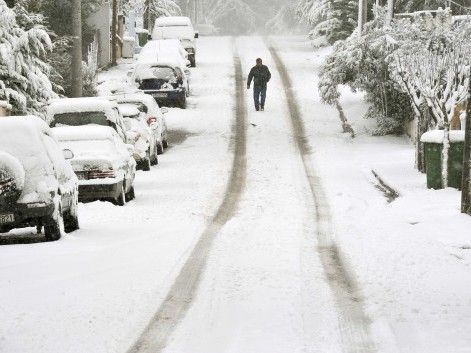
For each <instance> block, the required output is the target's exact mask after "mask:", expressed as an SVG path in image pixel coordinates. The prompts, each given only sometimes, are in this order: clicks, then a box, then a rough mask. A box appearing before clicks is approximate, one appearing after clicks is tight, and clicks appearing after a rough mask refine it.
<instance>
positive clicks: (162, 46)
mask: <svg viewBox="0 0 471 353" xmlns="http://www.w3.org/2000/svg"><path fill="white" fill-rule="evenodd" d="M188 57H189V54H188V52H187V51H186V50H185V48H184V47H183V45H182V43H181V42H180V41H179V40H178V39H157V40H151V41H149V42H147V44H146V45H145V46H144V47H143V48H142V49H141V51H140V53H139V59H141V58H142V59H144V60H146V61H147V60H149V59H151V60H152V61H156V62H158V61H165V60H166V59H168V58H172V59H173V58H175V59H177V60H179V61H180V64H181V66H183V67H188V66H191V62H190V60H189V59H188ZM186 72H187V73H189V72H190V71H189V70H188V71H186Z"/></svg>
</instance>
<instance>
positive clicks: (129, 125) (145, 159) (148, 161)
mask: <svg viewBox="0 0 471 353" xmlns="http://www.w3.org/2000/svg"><path fill="white" fill-rule="evenodd" d="M119 110H120V111H121V114H123V117H124V124H125V125H126V135H127V136H128V139H129V142H130V143H131V144H132V145H133V146H134V154H133V157H134V159H135V160H136V162H137V165H138V167H139V168H140V169H142V170H144V171H149V170H150V166H151V165H156V164H158V157H157V148H156V143H155V139H154V135H153V134H152V131H151V129H150V127H149V125H147V122H145V120H144V119H145V116H144V114H143V113H141V112H140V111H139V109H137V107H136V106H135V105H133V104H129V103H123V104H119Z"/></svg>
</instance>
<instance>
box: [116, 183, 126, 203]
mask: <svg viewBox="0 0 471 353" xmlns="http://www.w3.org/2000/svg"><path fill="white" fill-rule="evenodd" d="M114 204H115V205H116V206H125V205H126V193H125V191H124V182H123V185H122V186H121V191H120V193H119V195H118V198H117V199H116V200H115V202H114Z"/></svg>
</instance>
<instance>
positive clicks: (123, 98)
mask: <svg viewBox="0 0 471 353" xmlns="http://www.w3.org/2000/svg"><path fill="white" fill-rule="evenodd" d="M113 98H114V99H116V101H117V102H118V104H122V103H129V104H133V105H135V106H136V107H137V109H139V111H140V112H141V113H142V114H144V116H145V121H146V122H147V125H149V127H150V128H151V131H152V133H153V135H154V139H155V143H156V145H157V153H158V154H162V153H163V152H164V149H165V148H167V147H168V130H167V122H166V120H165V117H164V113H166V112H167V108H160V107H159V104H158V103H157V102H156V101H155V99H154V98H152V97H151V96H150V95H148V94H145V93H143V92H142V91H141V92H140V93H132V94H121V95H117V96H113Z"/></svg>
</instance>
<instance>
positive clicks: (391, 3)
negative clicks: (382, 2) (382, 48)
mask: <svg viewBox="0 0 471 353" xmlns="http://www.w3.org/2000/svg"><path fill="white" fill-rule="evenodd" d="M393 18H394V0H388V17H387V24H388V26H389V25H391V22H392V20H393Z"/></svg>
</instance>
